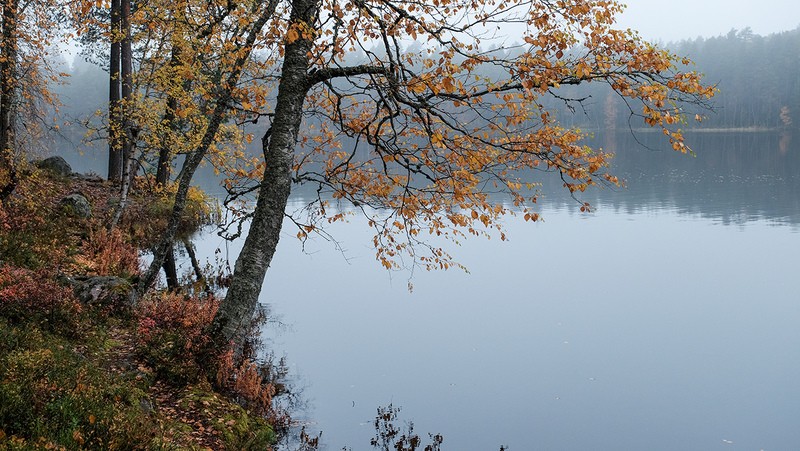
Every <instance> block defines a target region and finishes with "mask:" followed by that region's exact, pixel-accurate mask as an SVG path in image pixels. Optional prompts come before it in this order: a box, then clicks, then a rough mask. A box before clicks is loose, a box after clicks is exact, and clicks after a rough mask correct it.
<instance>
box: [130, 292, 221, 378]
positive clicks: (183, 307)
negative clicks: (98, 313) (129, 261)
mask: <svg viewBox="0 0 800 451" xmlns="http://www.w3.org/2000/svg"><path fill="white" fill-rule="evenodd" d="M218 306H219V301H218V300H217V299H215V298H214V297H210V296H209V297H203V298H198V297H193V296H186V295H183V294H178V293H161V294H160V295H159V296H154V297H149V298H146V299H144V300H142V302H140V303H139V305H138V307H137V309H136V312H135V314H136V317H137V321H138V323H137V328H136V332H137V334H136V335H137V345H138V347H139V352H140V353H141V354H142V355H143V357H145V358H146V359H147V360H148V362H149V363H150V364H151V365H153V367H154V368H155V370H156V371H157V372H159V374H161V375H162V376H163V377H166V378H167V379H171V380H172V382H175V383H186V382H193V381H194V380H196V379H197V377H198V376H199V375H200V374H201V373H202V370H203V366H204V365H203V362H200V361H199V360H200V359H201V356H203V355H205V353H206V351H207V347H208V345H209V341H210V337H209V336H208V335H207V334H206V329H207V328H208V326H209V325H210V324H211V321H212V320H213V319H214V315H215V314H216V312H217V307H218Z"/></svg>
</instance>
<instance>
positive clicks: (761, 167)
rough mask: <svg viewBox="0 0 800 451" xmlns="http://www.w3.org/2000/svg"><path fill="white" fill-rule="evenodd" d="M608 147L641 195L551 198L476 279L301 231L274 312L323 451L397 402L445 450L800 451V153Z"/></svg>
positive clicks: (290, 246)
mask: <svg viewBox="0 0 800 451" xmlns="http://www.w3.org/2000/svg"><path fill="white" fill-rule="evenodd" d="M646 139H647V137H645V140H646ZM798 140H800V138H798ZM598 141H599V142H600V143H601V145H604V146H606V147H608V148H616V149H621V150H620V151H619V152H618V153H619V155H618V157H617V160H616V162H615V164H616V167H617V173H618V174H620V175H621V176H622V177H623V178H625V179H626V180H627V181H628V187H627V188H626V189H625V190H602V191H599V192H593V193H590V194H588V195H587V196H586V197H587V198H586V199H585V200H588V201H590V202H592V203H593V204H594V205H595V206H596V207H597V208H596V212H595V213H593V214H588V215H587V214H582V213H580V212H579V211H578V210H577V207H578V205H577V204H575V203H574V202H572V201H571V200H570V199H568V198H567V197H566V196H564V195H563V193H560V192H559V191H558V190H557V186H554V185H553V184H552V183H550V182H545V184H544V186H543V190H544V192H545V193H546V194H547V195H546V196H545V197H544V199H543V201H542V204H541V205H542V214H543V216H544V222H542V223H537V224H530V223H523V222H522V221H520V220H518V219H514V218H509V219H508V221H507V224H506V227H507V229H508V232H509V236H510V238H511V241H510V242H507V243H501V242H499V241H497V240H492V241H488V242H487V241H485V240H481V239H474V240H469V241H467V242H465V243H464V245H463V246H461V247H459V248H455V249H453V250H454V252H455V254H456V255H457V257H458V258H459V260H460V261H461V262H462V263H464V264H466V266H467V267H468V268H469V270H470V274H465V273H463V272H459V271H448V272H437V273H424V272H421V271H417V272H415V273H414V274H413V275H412V274H409V273H406V272H396V273H389V272H386V271H384V270H382V269H381V268H380V266H379V265H378V264H377V262H376V261H375V259H374V250H373V249H372V248H371V247H370V242H371V236H372V235H371V232H370V230H369V229H367V228H366V227H365V226H364V225H363V224H361V223H360V222H358V221H354V222H353V223H351V224H344V225H337V226H335V227H334V228H332V229H330V231H331V232H333V234H334V235H335V236H336V237H337V239H338V240H339V242H340V243H341V245H342V246H343V248H344V249H345V252H344V254H343V253H341V252H339V251H337V250H336V248H335V246H333V245H332V244H331V243H329V242H326V241H324V240H319V239H318V240H315V241H312V242H311V243H308V244H307V245H306V249H305V252H303V250H302V249H301V247H300V244H299V243H298V242H297V240H296V239H294V238H293V235H294V233H295V231H292V230H291V229H290V228H288V227H289V226H287V229H286V231H285V233H284V237H283V240H282V241H281V244H280V246H279V249H278V253H277V255H276V257H275V259H274V261H273V263H272V266H271V268H270V270H269V272H268V274H267V279H266V282H265V285H264V290H263V293H262V301H263V302H265V303H269V304H271V306H272V310H273V311H274V312H275V313H276V314H277V315H279V317H280V319H281V320H282V321H283V322H284V323H286V324H288V326H289V327H288V328H287V329H286V330H283V331H282V332H280V333H276V332H274V331H270V332H269V335H270V336H271V337H272V339H273V341H274V342H273V345H274V346H275V347H276V349H277V350H278V352H279V353H280V352H283V353H285V354H286V355H287V356H288V359H289V361H290V362H291V364H292V365H293V366H294V369H295V373H296V375H297V376H298V379H299V380H300V381H301V384H303V385H305V386H306V387H305V396H306V398H308V399H309V400H310V407H309V409H308V411H307V412H305V413H304V415H305V416H306V417H307V419H308V420H309V421H311V422H312V427H313V428H315V429H317V430H322V431H324V432H323V438H324V442H325V444H326V446H327V449H331V450H338V449H341V448H342V447H343V446H350V447H352V448H353V449H355V450H359V449H368V448H369V439H370V437H372V435H373V430H372V426H371V420H372V418H373V417H374V415H375V409H376V407H377V406H381V405H387V404H389V403H392V404H394V405H395V406H401V407H402V412H401V416H402V417H403V418H406V419H413V421H414V424H415V429H416V431H417V432H419V433H421V434H423V435H424V434H426V433H427V432H438V433H442V434H443V435H444V437H445V442H444V448H445V449H449V450H497V449H499V448H500V445H505V446H507V447H509V448H510V449H512V450H527V449H541V450H557V449H558V450H561V449H563V450H585V449H595V450H621V449H648V450H676V449H680V450H711V449H765V450H770V449H774V450H777V449H797V447H798V446H800V429H798V428H797V424H796V423H797V418H800V382H799V381H800V359H798V355H797V350H798V349H800V327H798V323H800V302H799V301H800V288H799V287H798V282H797V278H796V277H797V268H798V255H800V234H798V229H799V227H798V224H800V200H798V197H799V196H798V194H799V193H800V148H798V145H797V144H798V142H797V140H796V141H794V142H792V140H791V137H789V139H788V142H787V138H786V137H785V136H784V137H781V136H779V135H774V134H750V135H710V134H707V135H696V136H695V137H694V141H693V142H694V143H695V147H696V149H697V156H696V157H690V156H681V155H677V154H674V153H672V152H668V151H663V152H662V151H657V150H656V151H654V150H648V149H646V148H642V147H641V146H639V145H638V144H637V143H635V142H634V141H633V140H631V139H630V135H616V136H613V135H608V136H605V137H598ZM554 189H555V190H556V191H555V193H554V191H553V190H554ZM302 202H303V199H302V195H300V196H295V197H294V198H293V199H292V200H291V205H290V208H294V207H298V206H300V205H301V204H302ZM220 244H221V243H220V242H219V240H218V239H216V238H211V237H209V238H208V239H207V240H206V241H205V243H204V247H205V248H206V249H213V248H215V247H216V246H217V245H220ZM229 252H230V254H231V257H232V258H233V257H235V253H236V244H234V245H232V246H231V247H230V248H229ZM409 278H411V281H412V282H413V284H414V287H415V289H414V291H413V293H410V292H409V291H408V289H407V282H408V280H409Z"/></svg>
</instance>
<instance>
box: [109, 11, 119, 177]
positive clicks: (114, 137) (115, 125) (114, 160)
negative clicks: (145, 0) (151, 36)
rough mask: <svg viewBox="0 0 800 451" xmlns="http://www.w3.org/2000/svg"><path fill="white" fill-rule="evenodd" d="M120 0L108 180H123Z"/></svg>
mask: <svg viewBox="0 0 800 451" xmlns="http://www.w3.org/2000/svg"><path fill="white" fill-rule="evenodd" d="M120 7H121V3H120V0H111V58H110V61H109V70H108V76H109V87H108V180H110V181H112V182H115V183H119V182H120V181H121V180H122V143H121V142H120V135H121V129H122V120H121V119H122V117H121V111H120V84H121V82H122V80H121V79H120V73H119V72H120V53H121V48H122V45H121V43H120V41H119V33H120Z"/></svg>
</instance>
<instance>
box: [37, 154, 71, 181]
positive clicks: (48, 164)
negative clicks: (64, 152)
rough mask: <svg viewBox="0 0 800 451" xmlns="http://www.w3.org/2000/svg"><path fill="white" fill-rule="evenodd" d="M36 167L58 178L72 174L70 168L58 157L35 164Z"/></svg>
mask: <svg viewBox="0 0 800 451" xmlns="http://www.w3.org/2000/svg"><path fill="white" fill-rule="evenodd" d="M36 166H37V167H38V168H39V169H43V170H45V171H48V172H50V173H51V174H53V175H56V176H59V177H68V176H70V175H71V174H72V166H70V165H69V163H67V160H65V159H63V158H61V157H59V156H58V155H56V156H54V157H49V158H45V159H44V160H42V161H39V162H37V163H36Z"/></svg>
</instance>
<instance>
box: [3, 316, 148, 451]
mask: <svg viewBox="0 0 800 451" xmlns="http://www.w3.org/2000/svg"><path fill="white" fill-rule="evenodd" d="M0 337H2V338H4V340H2V345H0V346H2V349H0V351H1V352H0V355H2V357H0V380H1V381H2V384H0V425H2V429H3V434H0V435H4V436H6V439H0V448H2V447H4V446H12V445H13V446H17V445H19V443H17V444H16V445H14V444H13V442H12V441H11V438H10V437H12V436H16V437H17V438H22V439H24V440H27V441H26V442H24V443H26V446H34V447H35V446H38V445H36V444H35V443H36V442H37V441H39V440H40V439H43V440H44V442H45V443H56V444H59V445H61V446H63V447H65V448H66V449H82V448H96V449H105V448H113V449H128V448H132V447H134V446H138V445H133V444H146V443H148V442H149V441H150V437H151V433H150V431H151V430H152V429H153V427H154V425H155V423H154V420H153V419H152V418H150V416H149V415H147V414H146V413H145V412H143V411H142V408H141V403H140V400H142V399H144V398H146V396H147V394H146V393H145V391H144V390H143V389H142V388H140V387H137V386H136V384H135V383H133V381H132V379H130V378H126V377H114V375H112V374H110V373H109V372H108V371H107V370H106V369H104V368H102V367H99V366H97V364H95V363H94V362H93V361H92V360H91V359H89V358H87V357H86V356H85V355H83V354H82V353H81V352H79V351H78V350H77V349H76V343H75V342H72V341H69V340H67V339H65V338H63V337H58V336H55V335H52V334H49V333H47V332H42V331H41V330H39V329H38V328H36V327H35V326H32V325H26V326H24V327H13V326H10V325H9V324H8V322H7V321H5V320H3V319H0ZM81 345H83V344H81ZM92 347H94V346H88V345H83V346H81V347H80V348H79V349H83V350H88V349H91V348H92ZM31 443H33V445H31Z"/></svg>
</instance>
